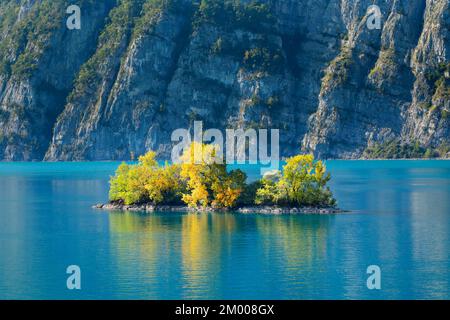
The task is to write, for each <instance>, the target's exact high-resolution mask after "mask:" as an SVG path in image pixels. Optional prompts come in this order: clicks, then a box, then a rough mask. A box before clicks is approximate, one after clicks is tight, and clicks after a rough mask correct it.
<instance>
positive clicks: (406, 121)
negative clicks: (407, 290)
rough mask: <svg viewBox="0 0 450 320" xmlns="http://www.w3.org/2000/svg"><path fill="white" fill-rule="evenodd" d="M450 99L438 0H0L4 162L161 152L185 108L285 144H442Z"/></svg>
mask: <svg viewBox="0 0 450 320" xmlns="http://www.w3.org/2000/svg"><path fill="white" fill-rule="evenodd" d="M70 4H77V5H79V6H80V8H81V12H82V17H81V18H82V19H81V21H82V25H81V29H80V30H68V29H67V27H66V19H67V17H68V15H67V14H66V8H67V7H68V6H69V5H70ZM372 4H376V5H377V6H378V7H379V8H380V9H381V28H380V29H377V28H375V29H373V28H369V27H368V26H367V22H368V20H370V19H372V18H373V16H372V15H373V12H372V11H370V10H368V8H369V7H370V6H371V5H372ZM369 23H370V21H369ZM449 113H450V0H427V1H425V0H382V1H372V0H265V1H263V0H260V1H257V2H255V1H244V0H241V1H229V0H220V1H219V0H209V1H207V0H202V1H192V0H135V1H131V0H111V1H93V0H84V1H65V0H14V1H12V0H2V1H0V159H3V160H43V159H45V160H49V161H59V160H127V159H130V158H133V157H135V156H137V155H140V154H143V153H145V152H146V151H148V150H149V149H153V150H155V151H158V153H159V154H160V155H161V157H164V158H167V157H168V156H169V155H170V151H171V147H172V142H171V141H170V139H171V134H172V132H173V131H174V130H175V129H178V128H186V129H187V128H190V127H192V126H193V122H194V121H196V120H201V121H203V123H204V127H205V129H207V128H218V129H225V128H244V129H248V128H268V129H280V145H281V153H282V155H283V156H288V155H291V154H294V153H298V152H299V151H302V152H313V153H315V154H316V155H317V156H318V157H321V158H361V157H364V158H379V157H389V158H396V157H450V154H449V151H450V132H449V130H450V123H449V121H450V119H449V117H448V116H449Z"/></svg>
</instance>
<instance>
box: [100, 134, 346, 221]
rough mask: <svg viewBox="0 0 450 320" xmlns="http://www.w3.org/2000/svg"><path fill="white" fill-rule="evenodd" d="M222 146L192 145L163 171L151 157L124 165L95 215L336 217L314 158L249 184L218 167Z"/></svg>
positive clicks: (325, 176)
mask: <svg viewBox="0 0 450 320" xmlns="http://www.w3.org/2000/svg"><path fill="white" fill-rule="evenodd" d="M217 155H218V146H216V145H211V144H202V143H197V142H194V143H192V144H191V145H190V147H189V148H188V149H187V150H186V151H185V152H184V154H183V155H182V158H181V159H182V163H181V164H169V163H167V162H166V163H165V164H164V165H160V164H159V163H158V161H157V160H156V153H155V152H153V151H150V152H148V153H147V154H145V155H143V156H141V157H139V161H138V163H137V164H131V165H130V164H126V163H123V164H121V165H120V166H119V168H118V169H117V171H116V174H115V176H113V177H111V180H110V191H109V199H110V202H109V203H108V204H99V205H96V206H94V207H95V208H97V209H104V210H121V211H144V212H205V211H215V212H225V211H229V212H237V213H244V214H245V213H261V214H335V213H340V212H343V211H342V210H340V209H338V208H337V204H336V200H335V199H334V197H333V194H332V192H331V191H330V189H329V187H328V186H327V183H328V181H329V180H330V178H331V177H330V174H329V173H327V172H326V167H325V165H324V164H323V162H322V161H316V160H314V156H313V155H297V156H294V157H291V158H288V159H286V164H285V165H284V167H283V170H282V171H279V170H276V171H271V172H268V173H266V174H265V175H264V176H263V178H262V179H260V180H258V181H255V182H252V183H247V175H246V174H245V173H244V172H243V171H241V170H239V169H238V170H232V171H228V170H227V165H226V164H224V163H223V162H220V161H217Z"/></svg>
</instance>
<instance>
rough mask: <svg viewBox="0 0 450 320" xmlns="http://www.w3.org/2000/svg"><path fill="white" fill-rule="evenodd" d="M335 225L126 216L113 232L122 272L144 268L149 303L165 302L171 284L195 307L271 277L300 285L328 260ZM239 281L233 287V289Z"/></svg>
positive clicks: (118, 216)
mask: <svg viewBox="0 0 450 320" xmlns="http://www.w3.org/2000/svg"><path fill="white" fill-rule="evenodd" d="M333 219H334V217H333V216H275V217H274V216H261V215H239V214H218V213H211V214H207V213H202V214H170V215H167V214H163V213H154V214H150V215H143V214H139V213H131V212H127V213H112V214H110V230H111V241H113V246H114V248H115V250H118V251H119V252H118V256H119V257H122V258H123V259H122V260H121V261H119V262H118V263H119V268H120V265H122V264H123V265H125V266H128V267H129V265H130V264H134V263H138V264H139V265H140V266H137V268H138V269H140V270H141V272H143V274H142V276H141V281H143V283H147V284H148V288H149V289H148V290H149V297H150V298H155V299H159V298H164V297H161V296H160V294H161V291H160V290H158V284H160V283H161V282H163V283H164V282H166V283H171V284H173V285H174V286H179V287H178V288H176V289H177V290H173V292H179V294H180V296H179V297H176V298H189V299H195V298H204V297H208V298H214V297H216V296H217V297H219V296H221V297H223V296H227V297H228V295H227V294H231V292H228V293H227V292H226V291H233V292H234V291H236V292H241V293H242V294H244V293H245V292H246V291H245V290H246V288H245V284H246V283H247V281H259V282H261V281H262V280H258V279H259V278H260V277H264V274H265V272H272V273H274V274H277V273H280V275H281V274H283V277H280V279H281V278H282V279H283V280H280V281H294V283H295V281H298V275H299V273H301V272H302V270H304V268H305V266H307V265H309V266H308V267H306V269H308V268H311V265H312V264H313V262H314V261H315V260H317V259H323V258H324V256H325V251H326V239H327V232H328V228H329V224H330V222H331V221H332V220H333ZM261 253H262V254H261ZM142 264H144V266H141V265H142ZM122 267H123V266H122ZM142 270H144V271H142ZM251 270H263V271H264V272H262V273H261V272H256V273H255V272H250V271H251ZM236 276H237V278H238V280H233V281H234V283H228V282H227V279H228V278H230V279H231V278H233V279H235V278H236ZM155 279H157V280H155ZM239 279H240V281H239ZM267 290H268V291H269V290H270V288H267ZM224 291H225V292H224ZM155 295H159V296H155ZM171 298H174V297H171ZM229 298H232V296H229Z"/></svg>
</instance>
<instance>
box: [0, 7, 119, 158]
mask: <svg viewBox="0 0 450 320" xmlns="http://www.w3.org/2000/svg"><path fill="white" fill-rule="evenodd" d="M80 4H82V5H84V6H85V8H86V9H88V10H85V16H84V21H85V23H84V25H83V29H82V31H81V30H77V31H75V32H68V30H67V29H66V28H65V25H66V19H65V13H66V8H67V7H68V6H69V1H58V0H57V1H54V0H40V1H39V0H24V1H6V2H5V1H3V2H2V5H1V8H2V9H0V10H1V11H3V10H5V11H4V15H2V21H1V22H2V26H1V32H0V34H1V37H2V38H1V39H2V40H1V41H2V42H1V44H0V53H1V55H0V157H1V158H3V159H7V160H42V159H43V157H44V155H45V152H46V150H47V148H48V146H49V141H50V139H51V136H52V128H53V125H54V122H55V120H56V117H57V116H58V114H59V113H60V112H61V111H62V110H63V109H64V105H65V99H66V96H67V94H68V93H69V92H70V91H71V89H72V82H73V79H74V77H75V75H76V74H77V73H78V70H79V68H80V66H81V65H82V64H83V63H84V62H85V60H86V59H87V58H88V57H89V55H90V53H92V52H93V49H92V47H93V45H94V44H95V42H96V38H97V36H98V34H99V32H100V30H101V29H102V28H103V25H104V19H105V18H106V16H107V14H108V10H109V8H110V6H111V4H108V2H94V1H88V0H86V1H81V3H80Z"/></svg>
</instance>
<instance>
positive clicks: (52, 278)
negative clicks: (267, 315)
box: [0, 161, 450, 299]
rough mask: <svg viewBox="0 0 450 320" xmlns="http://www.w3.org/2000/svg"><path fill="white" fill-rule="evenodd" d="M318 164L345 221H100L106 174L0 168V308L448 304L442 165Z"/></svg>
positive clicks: (449, 249) (50, 167) (447, 216)
mask: <svg viewBox="0 0 450 320" xmlns="http://www.w3.org/2000/svg"><path fill="white" fill-rule="evenodd" d="M327 166H328V168H329V170H330V171H331V173H332V175H333V180H332V183H331V187H332V190H333V192H334V193H335V196H336V198H337V199H338V200H339V206H340V207H341V208H343V209H347V210H351V212H350V213H346V214H341V215H333V216H317V215H312V216H295V215H288V216H259V215H237V214H198V215H196V214H151V215H145V214H138V213H126V214H124V213H107V212H103V211H97V210H94V209H91V206H92V205H93V204H96V203H101V202H105V201H106V200H107V193H108V183H107V182H108V178H109V176H110V175H111V174H113V172H114V170H115V168H116V167H117V163H2V164H0V205H1V207H0V299H432V298H434V299H449V298H450V162H446V161H329V162H327ZM245 169H246V170H247V171H248V173H249V175H250V176H251V177H253V178H254V177H256V175H257V173H259V171H258V170H257V169H256V168H253V169H252V168H251V167H245ZM69 265H78V266H80V268H81V283H82V289H81V290H79V291H69V290H68V289H67V288H66V279H67V277H68V275H67V274H66V268H67V266H69ZM369 265H378V266H379V267H380V268H381V286H382V288H381V290H369V289H368V288H367V286H366V280H367V277H368V275H367V274H366V269H367V267H368V266H369Z"/></svg>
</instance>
